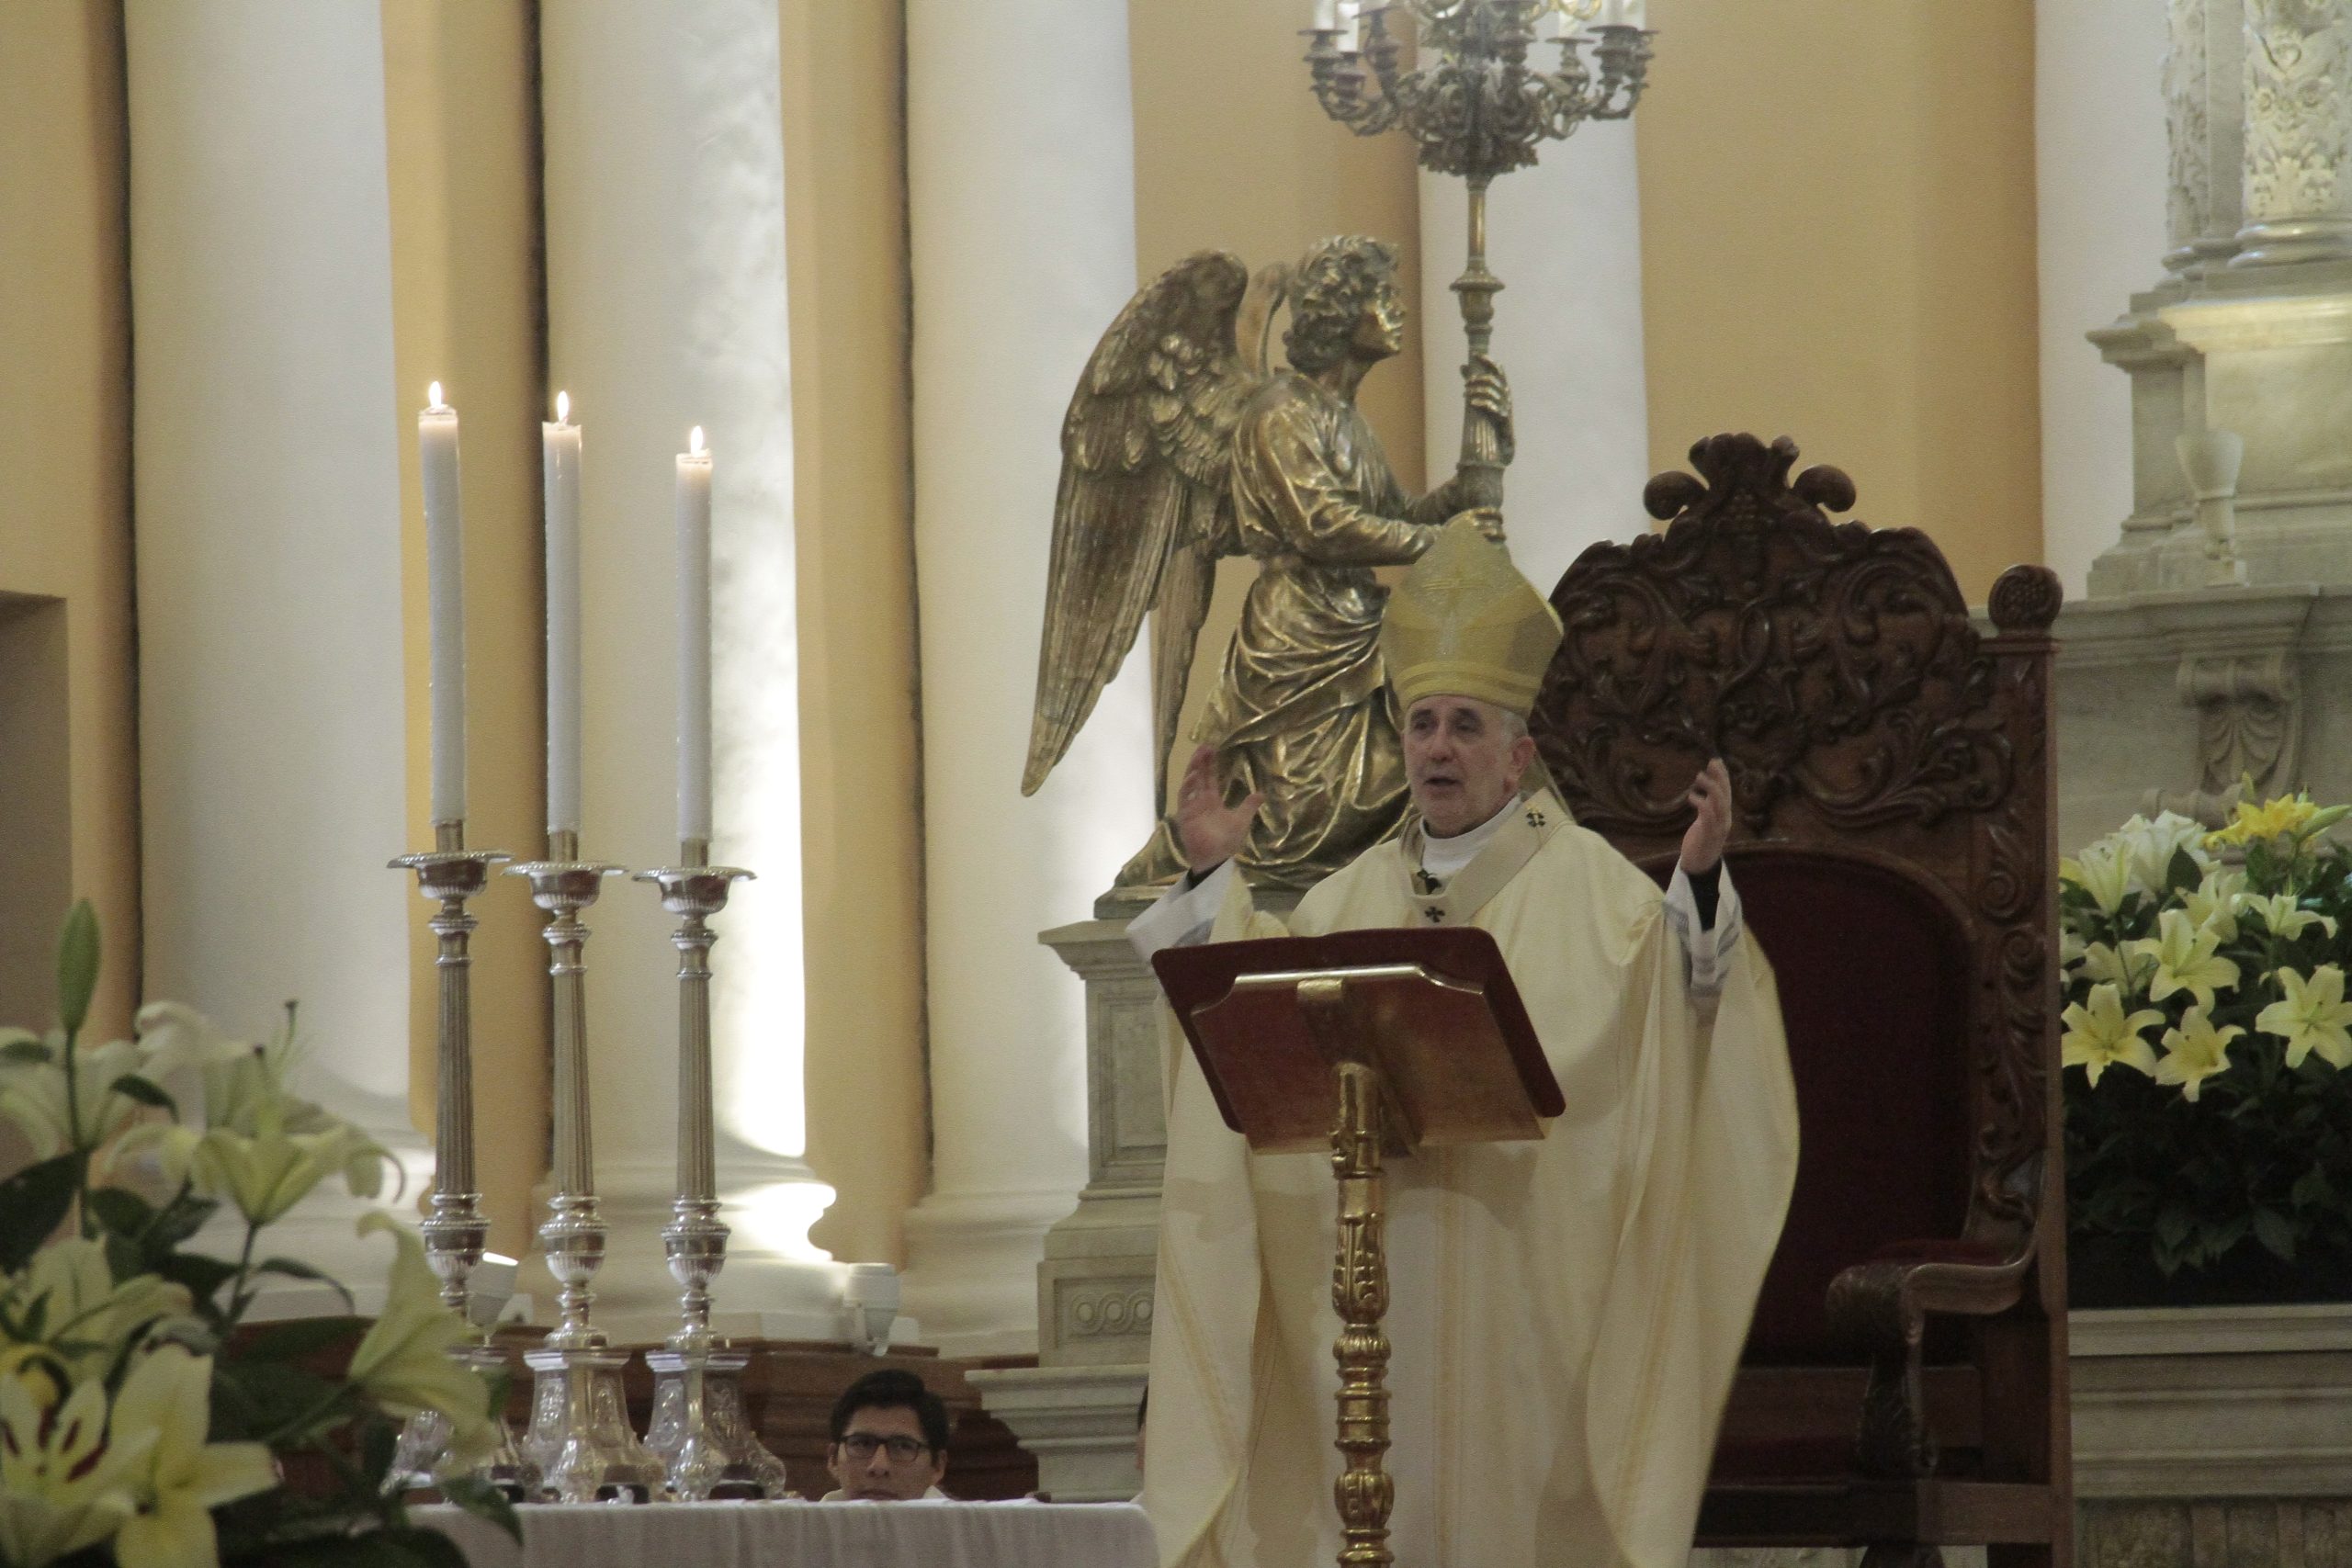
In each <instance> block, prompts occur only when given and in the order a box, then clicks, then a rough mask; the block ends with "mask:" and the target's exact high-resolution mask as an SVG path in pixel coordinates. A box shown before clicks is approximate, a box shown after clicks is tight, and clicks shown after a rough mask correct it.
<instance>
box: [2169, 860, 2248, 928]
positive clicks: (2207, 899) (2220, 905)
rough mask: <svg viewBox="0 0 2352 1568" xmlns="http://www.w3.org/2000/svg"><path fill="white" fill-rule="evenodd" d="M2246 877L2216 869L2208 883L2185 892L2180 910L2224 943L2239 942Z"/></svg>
mask: <svg viewBox="0 0 2352 1568" xmlns="http://www.w3.org/2000/svg"><path fill="white" fill-rule="evenodd" d="M2246 902H2247V900H2246V897H2245V872H2242V871H2231V870H2228V869H2227V868H2225V867H2222V866H2215V867H2214V868H2212V869H2211V871H2208V872H2207V873H2206V874H2205V880H2204V881H2203V882H2200V883H2199V884H2198V885H2197V886H2195V887H2193V888H2190V889H2188V890H2187V891H2185V892H2183V893H2182V894H2181V896H2180V907H2181V908H2182V910H2183V911H2184V912H2185V913H2187V915H2188V918H2189V919H2191V920H2193V921H2195V922H2196V923H2197V925H2198V926H2199V927H2200V928H2202V929H2204V930H2207V931H2211V932H2212V933H2213V934H2214V935H2215V936H2216V937H2218V938H2219V939H2220V940H2222V942H2235V941H2237V939H2238V916H2239V914H2240V913H2241V912H2242V911H2243V910H2244V908H2245V904H2246Z"/></svg>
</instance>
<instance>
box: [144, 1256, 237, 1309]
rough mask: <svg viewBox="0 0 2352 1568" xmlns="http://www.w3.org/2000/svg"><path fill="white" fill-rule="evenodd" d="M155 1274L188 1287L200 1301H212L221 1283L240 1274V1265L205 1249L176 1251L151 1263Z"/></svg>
mask: <svg viewBox="0 0 2352 1568" xmlns="http://www.w3.org/2000/svg"><path fill="white" fill-rule="evenodd" d="M148 1266H149V1268H151V1269H153V1271H154V1272H155V1273H158V1274H160V1275H162V1276H163V1277H164V1279H166V1280H170V1281H172V1283H174V1284H175V1285H185V1286H187V1293H188V1294H189V1295H191V1296H194V1297H195V1298H196V1299H197V1300H198V1301H199V1302H209V1301H210V1300H211V1299H212V1297H213V1295H214V1294H215V1293H216V1292H219V1290H220V1287H221V1286H223V1285H225V1284H227V1283H228V1282H229V1281H230V1280H233V1279H235V1278H236V1277H237V1266H236V1265H235V1264H233V1263H229V1262H225V1261H223V1260H222V1259H220V1258H212V1257H208V1256H207V1255H206V1254H204V1253H201V1252H175V1253H171V1254H169V1255H167V1256H165V1257H163V1258H153V1259H152V1260H151V1261H150V1263H149V1265H148Z"/></svg>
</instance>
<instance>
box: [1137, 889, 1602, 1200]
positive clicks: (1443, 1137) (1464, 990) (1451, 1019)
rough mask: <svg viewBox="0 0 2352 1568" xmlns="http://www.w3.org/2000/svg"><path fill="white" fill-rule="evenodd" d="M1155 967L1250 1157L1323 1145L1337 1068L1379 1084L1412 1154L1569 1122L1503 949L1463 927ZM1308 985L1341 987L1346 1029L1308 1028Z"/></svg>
mask: <svg viewBox="0 0 2352 1568" xmlns="http://www.w3.org/2000/svg"><path fill="white" fill-rule="evenodd" d="M1152 966H1153V968H1154V969H1156V970H1157V971H1158V972H1159V983H1160V985H1161V987H1163V988H1165V990H1166V991H1167V993H1168V999H1169V1001H1170V1004H1171V1005H1173V1006H1174V1008H1175V1010H1176V1017H1177V1019H1178V1020H1179V1021H1181V1022H1182V1025H1183V1028H1184V1034H1185V1037H1186V1038H1187V1039H1188V1040H1190V1041H1191V1042H1192V1045H1193V1055H1195V1056H1196V1057H1198V1058H1199V1060H1200V1064H1201V1071H1202V1073H1203V1074H1204V1076H1205V1077H1207V1078H1208V1082H1209V1088H1210V1090H1211V1091H1212V1092H1213V1093H1214V1094H1215V1095H1216V1102H1217V1110H1218V1111H1220V1112H1221V1113H1222V1114H1223V1115H1224V1117H1225V1122H1226V1125H1227V1126H1228V1127H1231V1128H1232V1129H1233V1130H1234V1131H1236V1132H1238V1133H1240V1134H1243V1135H1244V1136H1245V1137H1247V1138H1248V1139H1249V1140H1250V1146H1251V1147H1252V1148H1255V1149H1258V1150H1261V1151H1262V1152H1265V1153H1288V1152H1295V1151H1300V1150H1307V1149H1326V1148H1329V1146H1330V1138H1331V1123H1332V1103H1333V1101H1332V1087H1331V1069H1332V1067H1333V1066H1335V1065H1336V1063H1337V1061H1338V1060H1339V1059H1340V1058H1341V1057H1342V1056H1344V1055H1354V1056H1357V1057H1359V1058H1361V1059H1362V1060H1364V1061H1367V1062H1371V1063H1373V1064H1374V1065H1375V1066H1378V1067H1379V1068H1380V1069H1381V1073H1382V1077H1383V1079H1384V1082H1385V1087H1386V1091H1387V1099H1388V1100H1389V1102H1390V1107H1391V1110H1392V1111H1393V1113H1394V1115H1395V1118H1396V1121H1397V1123H1398V1125H1397V1129H1396V1130H1397V1134H1399V1138H1400V1141H1401V1142H1402V1143H1404V1144H1405V1145H1406V1146H1408V1147H1411V1146H1417V1145H1430V1146H1442V1145H1451V1144H1473V1143H1492V1142H1499V1141H1508V1140H1515V1139H1528V1138H1540V1137H1542V1136H1543V1135H1544V1126H1543V1120H1542V1119H1543V1118H1545V1117H1552V1116H1557V1115H1559V1114H1560V1113H1561V1112H1562V1111H1566V1109H1567V1102H1566V1100H1565V1099H1564V1098H1563V1097H1562V1095H1561V1093H1560V1085H1559V1081H1558V1080H1557V1079H1556V1078H1555V1077H1553V1076H1552V1068H1551V1065H1550V1064H1549V1063H1548V1062H1546V1061H1545V1060H1544V1049H1543V1046H1542V1044H1541V1043H1539V1042H1538V1041H1537V1040H1536V1038H1535V1030H1534V1027H1533V1025H1532V1024H1531V1023H1530V1022H1529V1021H1528V1017H1527V1009H1526V1008H1525V1007H1524V1006H1523V1005H1522V1004H1521V1001H1520V998H1519V990H1518V987H1515V986H1513V985H1512V984H1511V979H1510V970H1509V969H1508V968H1507V967H1505V965H1504V964H1503V955H1502V952H1501V950H1500V949H1498V947H1496V945H1495V939H1494V938H1493V937H1492V936H1490V935H1489V934H1487V932H1486V931H1479V930H1477V929H1476V928H1475V927H1467V926H1461V927H1453V928H1450V929H1447V930H1442V931H1423V930H1419V929H1415V928H1409V927H1398V928H1395V929H1376V930H1372V931H1334V932H1332V933H1331V934H1330V935H1329V936H1317V937H1283V938H1277V939H1275V940H1272V941H1265V942H1209V943H1205V944H1203V945H1201V946H1197V947H1174V948H1167V949H1164V950H1162V951H1161V952H1159V953H1156V954H1154V955H1153V957H1152ZM1317 980H1321V981H1337V980H1344V986H1343V987H1342V989H1341V995H1342V996H1343V998H1344V1001H1343V1003H1340V1004H1339V1005H1340V1006H1341V1007H1342V1008H1343V1010H1344V1017H1343V1018H1339V1019H1335V1018H1329V1017H1327V1018H1325V1019H1323V1020H1322V1021H1320V1023H1319V1025H1318V1021H1317V1017H1316V1013H1315V1008H1314V1006H1313V1005H1312V1004H1311V1003H1310V1002H1307V1001H1303V1000H1302V998H1301V995H1300V989H1301V987H1302V986H1303V985H1306V983H1308V982H1311V981H1317ZM1312 990H1313V993H1314V994H1318V995H1320V996H1322V997H1324V998H1329V994H1330V990H1331V987H1329V986H1325V987H1314V988H1312Z"/></svg>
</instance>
